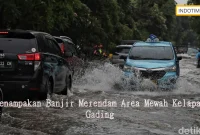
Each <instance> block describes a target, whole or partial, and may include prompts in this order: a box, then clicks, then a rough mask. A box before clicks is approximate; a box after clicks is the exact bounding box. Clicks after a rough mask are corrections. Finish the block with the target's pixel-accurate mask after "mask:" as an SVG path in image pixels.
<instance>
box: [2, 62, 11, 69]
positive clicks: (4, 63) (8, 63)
mask: <svg viewBox="0 0 200 135" xmlns="http://www.w3.org/2000/svg"><path fill="white" fill-rule="evenodd" d="M0 68H12V62H10V61H0Z"/></svg>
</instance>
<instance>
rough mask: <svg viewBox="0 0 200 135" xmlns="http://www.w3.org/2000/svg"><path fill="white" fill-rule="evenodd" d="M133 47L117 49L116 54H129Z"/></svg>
mask: <svg viewBox="0 0 200 135" xmlns="http://www.w3.org/2000/svg"><path fill="white" fill-rule="evenodd" d="M130 49H131V47H117V48H116V49H115V53H125V54H128V53H129V51H130Z"/></svg>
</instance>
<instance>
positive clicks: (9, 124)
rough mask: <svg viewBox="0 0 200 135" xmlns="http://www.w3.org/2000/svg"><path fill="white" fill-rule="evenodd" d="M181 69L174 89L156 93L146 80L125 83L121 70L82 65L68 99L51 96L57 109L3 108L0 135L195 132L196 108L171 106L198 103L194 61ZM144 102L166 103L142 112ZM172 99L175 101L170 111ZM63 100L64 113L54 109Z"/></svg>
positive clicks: (199, 82) (199, 121)
mask: <svg viewBox="0 0 200 135" xmlns="http://www.w3.org/2000/svg"><path fill="white" fill-rule="evenodd" d="M180 67H181V75H180V78H179V80H178V82H177V85H176V88H175V89H174V90H172V91H160V90H155V89H154V87H155V86H154V84H153V83H151V82H150V81H148V80H146V81H145V82H140V81H139V80H137V79H136V80H134V81H133V80H128V81H127V80H126V82H124V80H123V79H122V78H123V76H122V75H123V73H122V71H121V70H120V69H118V68H116V67H114V66H113V65H111V64H109V63H102V64H101V63H90V64H87V67H85V68H86V70H85V71H84V73H82V75H81V76H80V75H79V76H77V75H76V77H75V78H74V80H75V81H74V87H73V90H72V92H71V93H70V94H69V97H67V96H62V95H54V96H53V99H52V100H53V101H57V106H54V104H53V102H51V103H52V104H51V105H52V107H49V106H47V104H46V102H45V101H43V102H42V101H41V102H42V106H41V107H32V108H31V107H29V108H25V107H22V108H4V112H3V116H2V121H1V122H0V135H9V134H10V135H47V134H52V135H178V134H179V131H180V130H179V129H181V128H182V127H184V128H185V129H186V128H188V129H189V128H191V127H200V111H199V107H200V106H199V107H195V106H193V108H192V107H191V106H190V107H184V106H182V107H175V105H177V101H180V102H181V103H184V100H186V101H188V100H190V101H200V69H197V68H196V67H195V65H194V59H183V60H182V61H181V62H180ZM131 81H132V82H131ZM136 87H137V88H139V89H137V90H136ZM152 89H153V90H152ZM148 99H149V100H151V101H162V103H164V102H165V103H166V104H165V106H164V107H163V106H160V107H145V106H144V103H145V101H146V100H148ZM82 100H84V101H88V102H90V101H91V103H95V101H96V102H98V101H99V102H101V101H102V102H103V101H105V102H107V103H105V102H104V103H105V104H104V105H106V104H107V106H103V107H102V106H101V105H102V104H103V103H102V104H101V103H99V104H98V105H99V107H97V106H95V105H94V104H91V106H92V107H91V106H89V105H90V104H86V103H85V106H84V107H81V106H80V104H79V103H80V102H81V101H82ZM173 100H177V101H176V102H175V105H174V106H173ZM58 101H60V102H58ZM62 101H63V104H64V107H63V108H61V107H60V106H58V105H59V104H58V103H62ZM67 101H68V102H67ZM66 102H67V103H66ZM70 102H72V104H71V103H70ZM109 103H113V104H109ZM114 103H116V104H117V105H116V104H114ZM138 104H139V105H138ZM49 105H50V104H49ZM60 105H61V104H60ZM67 105H68V106H67ZM71 105H73V106H71ZM96 105H97V104H96ZM194 105H195V104H194ZM95 113H99V114H100V115H99V114H97V115H95ZM93 117H96V118H93ZM99 117H100V118H99Z"/></svg>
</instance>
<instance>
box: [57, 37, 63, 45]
mask: <svg viewBox="0 0 200 135" xmlns="http://www.w3.org/2000/svg"><path fill="white" fill-rule="evenodd" d="M55 39H56V41H57V42H58V43H59V44H61V43H63V41H62V40H61V39H59V38H55Z"/></svg>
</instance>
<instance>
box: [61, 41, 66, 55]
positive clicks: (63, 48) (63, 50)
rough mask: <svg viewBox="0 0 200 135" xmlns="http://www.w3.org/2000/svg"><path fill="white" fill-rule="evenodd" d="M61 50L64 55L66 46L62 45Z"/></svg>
mask: <svg viewBox="0 0 200 135" xmlns="http://www.w3.org/2000/svg"><path fill="white" fill-rule="evenodd" d="M60 48H61V51H62V53H64V52H65V45H64V44H63V43H62V44H61V47H60Z"/></svg>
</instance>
